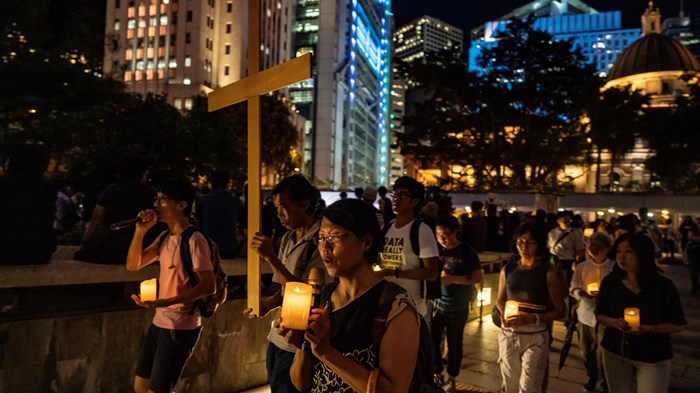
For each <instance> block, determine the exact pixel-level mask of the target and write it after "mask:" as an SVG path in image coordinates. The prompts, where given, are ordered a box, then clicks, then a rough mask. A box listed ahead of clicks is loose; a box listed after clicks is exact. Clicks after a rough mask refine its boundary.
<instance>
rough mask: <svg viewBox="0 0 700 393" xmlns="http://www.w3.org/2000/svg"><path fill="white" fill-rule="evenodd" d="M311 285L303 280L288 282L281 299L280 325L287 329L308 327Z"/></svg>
mask: <svg viewBox="0 0 700 393" xmlns="http://www.w3.org/2000/svg"><path fill="white" fill-rule="evenodd" d="M312 292H313V288H311V285H307V284H304V283H303V282H293V281H292V282H288V283H287V284H286V285H285V288H284V300H283V301H282V310H281V311H280V313H281V314H280V315H281V317H282V326H284V327H286V328H288V329H295V330H306V329H307V328H308V327H309V312H310V311H311V294H312Z"/></svg>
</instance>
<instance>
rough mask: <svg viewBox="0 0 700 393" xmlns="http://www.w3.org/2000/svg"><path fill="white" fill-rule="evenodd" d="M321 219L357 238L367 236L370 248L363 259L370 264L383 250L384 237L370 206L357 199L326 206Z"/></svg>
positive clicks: (344, 200) (343, 200)
mask: <svg viewBox="0 0 700 393" xmlns="http://www.w3.org/2000/svg"><path fill="white" fill-rule="evenodd" d="M322 217H324V218H325V219H327V220H328V221H330V222H332V223H333V224H335V225H338V226H341V227H343V228H345V229H347V230H348V231H350V233H352V234H353V235H355V236H357V237H363V236H365V235H369V237H370V238H371V239H372V246H371V247H370V248H369V250H367V251H366V252H365V259H366V260H367V262H368V263H370V264H373V263H375V262H376V261H377V257H378V256H379V253H380V252H381V251H382V249H383V248H384V236H382V231H381V229H380V228H379V223H378V222H377V216H376V214H375V212H374V209H373V208H372V206H370V205H368V204H367V203H365V202H362V201H361V200H359V199H342V200H339V201H337V202H334V203H333V204H331V205H330V206H328V208H327V209H326V210H324V211H323V214H322Z"/></svg>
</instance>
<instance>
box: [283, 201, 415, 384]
mask: <svg viewBox="0 0 700 393" xmlns="http://www.w3.org/2000/svg"><path fill="white" fill-rule="evenodd" d="M316 242H317V243H318V249H319V252H320V253H321V258H322V259H323V263H324V265H325V267H326V270H327V272H328V274H329V275H330V276H332V277H334V278H336V282H335V283H333V284H330V285H327V286H326V287H324V289H323V293H322V297H321V299H322V301H321V304H322V308H316V309H313V310H312V314H311V317H310V318H309V320H310V323H309V328H308V330H306V331H305V332H304V331H299V330H288V329H285V328H283V327H279V326H280V324H281V322H283V321H280V320H279V319H278V320H277V321H276V326H278V332H279V333H280V334H281V335H283V336H285V338H286V339H287V340H288V341H289V342H290V343H292V344H293V345H295V346H296V347H297V348H298V349H297V351H296V354H295V356H294V362H293V363H292V368H291V371H290V376H291V379H292V383H293V384H294V386H295V387H296V388H297V389H298V390H300V391H309V390H310V391H311V392H321V391H324V392H339V391H357V392H373V391H375V389H376V391H378V392H380V391H381V392H407V391H408V389H409V387H410V385H411V378H412V376H413V371H414V368H415V364H416V358H417V354H418V342H419V323H418V314H417V313H416V311H415V308H414V305H413V303H412V301H411V299H410V297H409V296H408V294H407V293H406V291H405V290H403V288H400V287H398V286H397V285H395V284H393V283H389V282H387V281H385V280H384V279H382V278H381V277H380V276H379V275H377V274H375V272H374V271H373V270H372V263H373V262H374V261H376V260H377V254H378V253H379V252H380V251H381V249H382V247H383V242H384V241H383V238H382V235H381V231H380V229H379V224H378V223H377V219H376V217H375V215H374V211H373V210H372V208H371V207H370V206H369V205H367V204H366V203H363V202H362V201H359V200H356V199H346V200H341V201H338V202H335V203H333V204H332V205H331V206H329V207H328V208H327V209H326V210H325V211H324V212H323V218H322V220H321V227H320V230H319V233H318V237H317V239H316ZM383 294H384V296H383ZM386 294H391V296H389V302H387V304H388V305H390V311H389V312H388V314H387V318H386V320H385V321H378V320H377V318H375V316H376V315H377V314H378V312H379V310H380V307H381V306H382V304H380V300H381V299H384V300H386V298H387V296H386ZM378 323H379V325H378ZM377 330H378V331H379V332H380V333H379V334H378V333H376V332H377ZM382 331H383V333H381V332H382ZM373 332H375V333H373ZM303 340H306V343H304V344H302V342H303ZM377 343H378V345H377Z"/></svg>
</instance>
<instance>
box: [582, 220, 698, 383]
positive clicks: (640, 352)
mask: <svg viewBox="0 0 700 393" xmlns="http://www.w3.org/2000/svg"><path fill="white" fill-rule="evenodd" d="M654 255H655V249H654V243H653V242H652V240H651V239H650V238H649V237H647V236H646V235H644V234H642V233H627V234H624V235H622V236H620V238H619V239H618V240H617V251H616V259H617V265H616V266H615V267H614V268H613V270H612V272H611V273H610V274H609V275H608V276H607V277H606V278H605V279H604V280H603V282H602V284H601V287H600V293H599V295H598V305H597V306H596V309H595V313H596V319H597V320H598V322H599V323H600V324H602V325H603V326H605V332H604V335H603V341H602V344H601V345H602V347H603V350H604V351H603V364H604V367H605V374H606V375H609V376H614V377H611V378H608V379H607V384H608V387H609V389H610V391H611V392H615V393H618V392H639V393H642V392H644V393H646V392H648V393H652V392H666V391H668V384H669V377H670V373H671V358H672V357H673V350H672V348H671V339H670V334H671V333H677V332H680V331H681V326H682V325H685V324H687V322H686V320H685V317H684V315H683V308H682V306H681V302H680V298H679V297H678V292H677V291H676V287H675V286H674V285H673V282H671V280H669V279H667V278H665V277H663V276H662V275H661V274H660V270H659V268H658V267H657V266H656V263H655V256H654ZM630 308H636V309H638V310H626V309H630ZM632 311H634V312H632ZM632 324H634V325H636V324H639V326H638V328H637V329H632Z"/></svg>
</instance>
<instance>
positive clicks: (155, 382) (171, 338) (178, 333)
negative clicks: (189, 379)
mask: <svg viewBox="0 0 700 393" xmlns="http://www.w3.org/2000/svg"><path fill="white" fill-rule="evenodd" d="M201 331H202V327H201V326H200V327H198V328H196V329H192V330H173V329H163V328H159V327H157V326H156V325H153V324H151V326H150V327H149V328H148V331H147V332H146V337H144V339H143V346H142V347H141V355H140V357H139V362H138V365H137V366H136V375H137V376H139V377H141V378H144V379H148V380H149V388H150V389H151V390H153V391H154V392H156V393H169V392H170V391H171V390H172V388H173V387H175V385H176V384H177V380H178V379H179V378H180V374H181V373H182V369H183V368H184V367H185V362H187V359H188V358H189V357H190V355H191V354H192V351H193V350H194V347H195V345H197V341H198V340H199V333H200V332H201Z"/></svg>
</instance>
